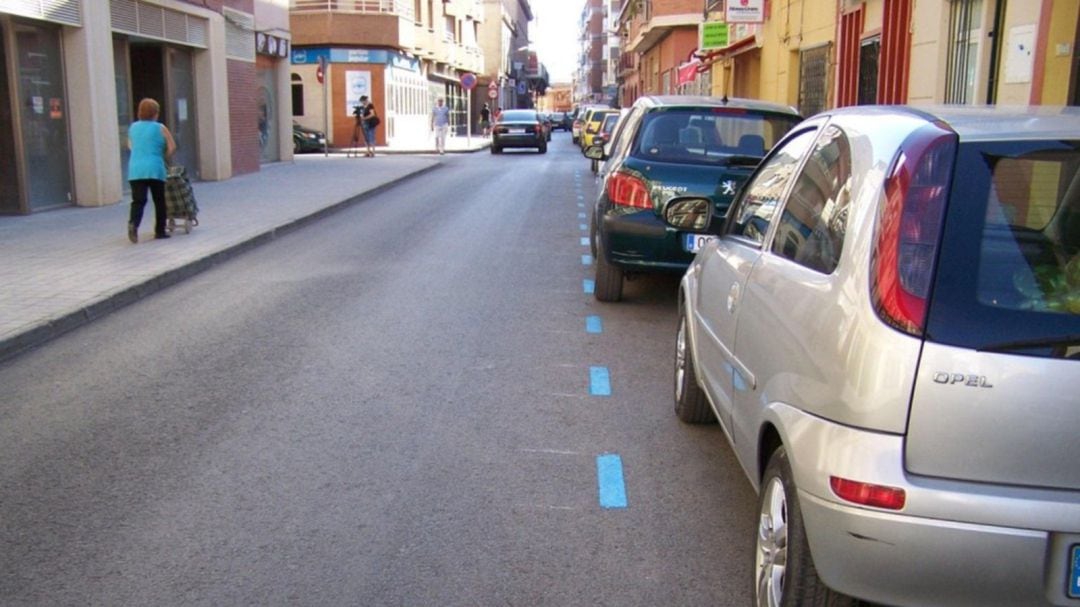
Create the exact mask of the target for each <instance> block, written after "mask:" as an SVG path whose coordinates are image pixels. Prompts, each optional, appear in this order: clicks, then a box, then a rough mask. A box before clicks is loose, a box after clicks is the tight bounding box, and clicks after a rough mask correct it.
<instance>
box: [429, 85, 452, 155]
mask: <svg viewBox="0 0 1080 607" xmlns="http://www.w3.org/2000/svg"><path fill="white" fill-rule="evenodd" d="M431 130H432V131H434V132H435V149H436V150H438V152H439V154H445V153H446V132H447V131H449V130H450V108H449V107H447V106H446V103H445V101H444V99H443V98H442V97H439V98H438V99H436V100H435V107H433V108H431Z"/></svg>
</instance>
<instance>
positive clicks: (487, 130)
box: [480, 103, 491, 137]
mask: <svg viewBox="0 0 1080 607" xmlns="http://www.w3.org/2000/svg"><path fill="white" fill-rule="evenodd" d="M480 128H481V129H483V130H484V137H487V136H488V135H490V134H491V109H490V108H488V104H486V103H485V104H484V107H482V108H480Z"/></svg>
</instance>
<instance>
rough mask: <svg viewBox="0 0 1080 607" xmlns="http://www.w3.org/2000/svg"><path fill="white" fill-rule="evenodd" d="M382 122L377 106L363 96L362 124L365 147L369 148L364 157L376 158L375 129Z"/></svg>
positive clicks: (361, 101) (361, 106)
mask: <svg viewBox="0 0 1080 607" xmlns="http://www.w3.org/2000/svg"><path fill="white" fill-rule="evenodd" d="M381 122H382V120H381V119H380V118H379V113H378V112H377V111H376V110H375V104H374V103H372V102H371V101H370V100H369V99H368V96H367V95H362V96H361V97H360V123H361V126H362V128H363V131H364V146H365V147H366V148H367V152H366V153H365V154H364V155H365V156H367V157H368V158H374V157H375V127H377V126H379V124H380V123H381Z"/></svg>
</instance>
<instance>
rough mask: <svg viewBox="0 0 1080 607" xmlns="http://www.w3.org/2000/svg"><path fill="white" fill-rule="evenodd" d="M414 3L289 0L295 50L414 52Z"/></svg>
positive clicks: (401, 1) (357, 0) (368, 0)
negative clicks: (336, 47) (372, 48)
mask: <svg viewBox="0 0 1080 607" xmlns="http://www.w3.org/2000/svg"><path fill="white" fill-rule="evenodd" d="M413 7H414V4H413V2H412V0H290V2H289V21H290V24H289V28H290V30H291V32H292V41H293V45H294V46H305V45H308V46H310V45H343V46H358V45H363V46H384V47H390V48H398V49H408V50H411V49H412V48H413V45H414V42H415V36H416V32H415V29H416V28H415V25H414V22H415V20H416V13H415V11H414V9H413Z"/></svg>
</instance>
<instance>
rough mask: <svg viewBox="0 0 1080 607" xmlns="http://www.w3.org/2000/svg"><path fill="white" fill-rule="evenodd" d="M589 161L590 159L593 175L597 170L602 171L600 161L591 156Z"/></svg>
mask: <svg viewBox="0 0 1080 607" xmlns="http://www.w3.org/2000/svg"><path fill="white" fill-rule="evenodd" d="M589 161H590V164H589V168H591V169H592V172H593V175H595V174H596V173H597V172H599V171H600V162H599V161H597V160H593V159H591V158H590V159H589Z"/></svg>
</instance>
